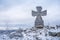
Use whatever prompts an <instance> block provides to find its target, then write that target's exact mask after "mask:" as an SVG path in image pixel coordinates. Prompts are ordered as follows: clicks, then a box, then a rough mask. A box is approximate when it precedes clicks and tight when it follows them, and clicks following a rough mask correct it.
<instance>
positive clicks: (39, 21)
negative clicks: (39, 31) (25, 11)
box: [32, 6, 47, 28]
mask: <svg viewBox="0 0 60 40" xmlns="http://www.w3.org/2000/svg"><path fill="white" fill-rule="evenodd" d="M36 8H37V12H36V11H32V16H37V17H36V20H35V27H39V28H40V27H42V28H43V26H44V21H43V19H42V17H41V16H46V14H47V11H46V10H44V11H41V10H42V7H41V6H38V7H36Z"/></svg>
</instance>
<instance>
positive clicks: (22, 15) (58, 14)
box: [0, 0, 60, 26]
mask: <svg viewBox="0 0 60 40" xmlns="http://www.w3.org/2000/svg"><path fill="white" fill-rule="evenodd" d="M36 6H42V8H43V9H42V10H47V15H46V16H43V20H44V23H45V25H56V24H58V25H59V24H60V0H0V24H5V23H7V22H8V23H11V24H17V23H18V24H30V25H32V26H34V21H35V17H33V16H32V13H31V11H32V10H35V11H36Z"/></svg>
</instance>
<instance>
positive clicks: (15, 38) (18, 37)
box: [0, 28, 60, 40]
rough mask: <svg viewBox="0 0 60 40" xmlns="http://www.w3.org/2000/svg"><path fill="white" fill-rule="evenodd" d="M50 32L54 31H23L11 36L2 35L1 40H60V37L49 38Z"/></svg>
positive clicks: (15, 32) (13, 33) (10, 34)
mask: <svg viewBox="0 0 60 40" xmlns="http://www.w3.org/2000/svg"><path fill="white" fill-rule="evenodd" d="M58 30H59V29H58ZM58 30H55V29H54V30H53V32H55V31H56V32H59V31H58ZM48 31H52V29H51V30H48V29H46V28H43V29H35V30H32V29H26V30H22V29H21V30H17V31H14V32H11V33H9V34H0V40H60V37H52V36H49V35H48Z"/></svg>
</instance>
